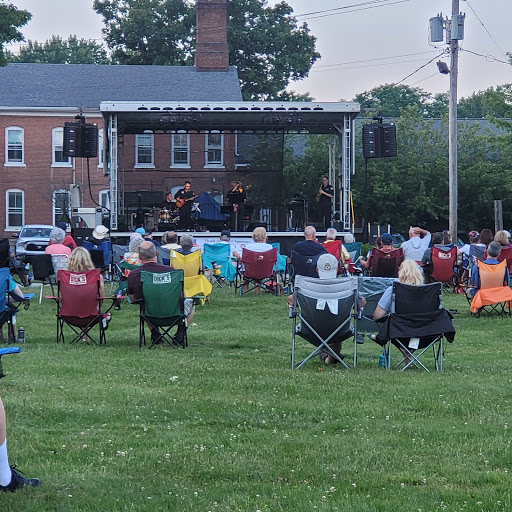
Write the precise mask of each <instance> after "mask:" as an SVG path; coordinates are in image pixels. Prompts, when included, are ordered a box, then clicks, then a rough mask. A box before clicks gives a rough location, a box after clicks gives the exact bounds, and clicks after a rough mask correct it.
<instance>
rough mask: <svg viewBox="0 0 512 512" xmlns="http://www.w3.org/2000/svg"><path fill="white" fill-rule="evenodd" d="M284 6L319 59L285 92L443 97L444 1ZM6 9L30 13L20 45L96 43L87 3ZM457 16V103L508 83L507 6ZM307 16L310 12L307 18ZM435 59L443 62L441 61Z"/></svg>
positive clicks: (447, 3)
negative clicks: (435, 25)
mask: <svg viewBox="0 0 512 512" xmlns="http://www.w3.org/2000/svg"><path fill="white" fill-rule="evenodd" d="M287 2H288V4H289V5H290V6H291V7H292V8H293V10H294V14H295V15H296V16H297V19H298V20H299V21H300V22H301V23H302V22H306V23H307V24H308V26H309V28H310V30H311V33H312V34H313V35H314V36H315V37H316V38H317V50H318V51H319V52H320V54H321V55H322V58H321V59H320V60H318V61H317V62H316V63H315V65H314V66H313V68H312V69H311V71H310V73H309V77H307V78H306V79H304V80H302V81H300V82H296V83H292V85H291V86H290V87H289V89H291V90H294V91H296V92H299V93H305V92H309V93H310V94H311V96H312V97H313V98H314V99H315V100H316V101H327V102H328V101H339V100H346V101H349V100H351V99H353V98H354V96H355V95H356V94H358V93H361V92H363V91H367V90H369V89H372V88H373V87H376V86H378V85H382V84H391V83H397V82H400V81H401V80H403V79H404V78H405V77H407V76H408V75H409V74H412V75H411V76H410V77H409V78H407V79H406V80H404V81H403V82H401V83H403V84H405V85H409V86H414V87H421V88H422V89H424V90H426V91H427V92H430V93H439V92H447V91H448V89H449V76H448V75H442V74H440V73H439V72H438V70H437V65H436V62H437V60H439V58H437V55H438V54H440V53H441V52H442V51H443V50H445V49H446V48H447V45H446V44H444V43H436V47H433V46H431V45H430V44H429V41H428V33H429V29H428V26H429V24H428V21H429V19H430V18H431V17H433V16H436V15H437V14H438V13H442V14H443V15H450V16H451V6H452V0H315V1H311V0H287ZM9 3H12V4H14V5H16V6H17V7H18V8H20V9H26V10H28V11H29V12H31V13H32V20H31V21H30V22H29V23H28V24H27V25H26V26H25V27H23V28H22V29H21V31H22V33H23V34H24V36H25V39H26V40H28V39H31V40H33V41H34V40H35V41H38V42H44V41H46V40H47V39H49V38H50V37H51V36H52V35H59V36H62V37H63V38H67V37H68V36H69V35H70V34H73V35H76V36H78V37H79V38H85V39H96V40H98V42H100V41H101V39H102V33H101V29H102V28H103V23H102V18H101V16H99V15H98V14H96V13H95V12H94V11H93V9H92V4H93V0H9ZM268 3H269V4H271V5H273V4H275V3H277V2H276V1H273V0H270V1H269V2H268ZM348 6H356V7H351V8H347V7H348ZM340 8H343V9H340ZM329 9H337V10H335V11H328V10H329ZM318 11H324V12H319V13H318ZM325 11H327V12H325ZM349 11H352V12H349ZM460 11H461V12H463V13H465V14H466V20H465V32H464V41H463V44H462V50H463V51H461V53H460V58H459V80H458V92H459V94H458V96H459V98H460V97H463V96H464V97H467V96H469V95H471V94H472V93H473V92H475V91H479V90H484V89H487V88H488V87H491V86H496V85H500V84H504V83H512V66H510V65H508V64H506V62H508V58H507V56H506V53H507V52H509V51H510V52H512V36H511V31H510V20H511V19H512V1H511V0H469V1H466V0H460ZM312 12H317V13H318V14H309V13H312ZM17 48H19V45H12V46H11V47H10V49H11V50H12V51H16V49H17ZM471 52H473V53H471ZM475 53H477V54H480V55H475ZM440 58H443V60H444V61H445V62H447V63H448V64H449V56H448V55H444V56H442V57H440ZM431 59H433V60H432V62H431V63H430V64H427V63H428V62H429V61H430V60H431ZM499 61H504V62H499ZM425 64H427V65H426V66H425V67H424V68H422V69H421V70H419V71H417V70H418V68H420V67H421V66H423V65H425ZM416 71H417V72H416Z"/></svg>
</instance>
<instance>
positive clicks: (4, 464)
mask: <svg viewBox="0 0 512 512" xmlns="http://www.w3.org/2000/svg"><path fill="white" fill-rule="evenodd" d="M11 479H12V472H11V468H10V466H9V460H8V459H7V439H6V440H5V441H4V444H2V445H0V485H1V486H3V487H5V486H6V485H9V484H10V483H11Z"/></svg>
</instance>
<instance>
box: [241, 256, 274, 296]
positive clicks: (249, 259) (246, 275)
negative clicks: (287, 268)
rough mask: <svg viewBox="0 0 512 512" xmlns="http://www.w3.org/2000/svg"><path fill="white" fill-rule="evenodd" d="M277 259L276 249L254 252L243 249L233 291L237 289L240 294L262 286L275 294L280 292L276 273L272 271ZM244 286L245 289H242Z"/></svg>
mask: <svg viewBox="0 0 512 512" xmlns="http://www.w3.org/2000/svg"><path fill="white" fill-rule="evenodd" d="M276 261H277V249H276V248H275V247H274V248H273V249H272V250H270V251H266V252H255V251H250V250H247V249H244V250H243V252H242V258H241V260H240V263H241V265H239V266H238V269H237V276H236V280H235V292H236V291H238V290H239V292H240V295H242V294H244V293H247V292H250V291H251V290H254V289H255V288H262V289H263V290H265V291H271V292H272V293H274V294H275V295H280V294H281V290H280V288H281V286H280V283H279V282H278V273H277V272H276V271H274V265H275V264H276ZM244 286H245V287H246V289H245V290H244Z"/></svg>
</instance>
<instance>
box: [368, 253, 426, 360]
mask: <svg viewBox="0 0 512 512" xmlns="http://www.w3.org/2000/svg"><path fill="white" fill-rule="evenodd" d="M398 280H399V281H400V282H401V283H404V284H412V285H415V286H421V285H423V284H425V276H424V274H423V270H422V269H421V267H420V266H419V265H418V264H417V263H416V262H415V261H413V260H404V261H402V264H401V265H400V268H399V269H398ZM392 298H393V286H389V287H388V288H386V290H385V291H384V293H383V294H382V297H381V298H380V300H379V302H378V304H377V307H376V308H375V311H374V313H373V319H374V320H379V318H382V317H383V316H385V315H387V314H388V313H389V312H390V311H391V301H392ZM374 338H375V336H372V339H374ZM398 348H399V350H400V351H401V352H402V354H403V355H404V358H405V360H404V365H405V366H407V365H408V364H409V363H410V362H411V357H410V356H409V354H407V352H405V351H404V350H402V348H401V347H398ZM409 350H410V351H411V352H414V351H413V350H411V349H409Z"/></svg>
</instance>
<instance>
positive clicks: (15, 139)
mask: <svg viewBox="0 0 512 512" xmlns="http://www.w3.org/2000/svg"><path fill="white" fill-rule="evenodd" d="M23 143H24V134H23V128H18V127H16V126H9V127H8V128H6V129H5V165H12V166H19V167H24V166H25V164H24V156H25V155H24V151H23V145H24V144H23Z"/></svg>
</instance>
